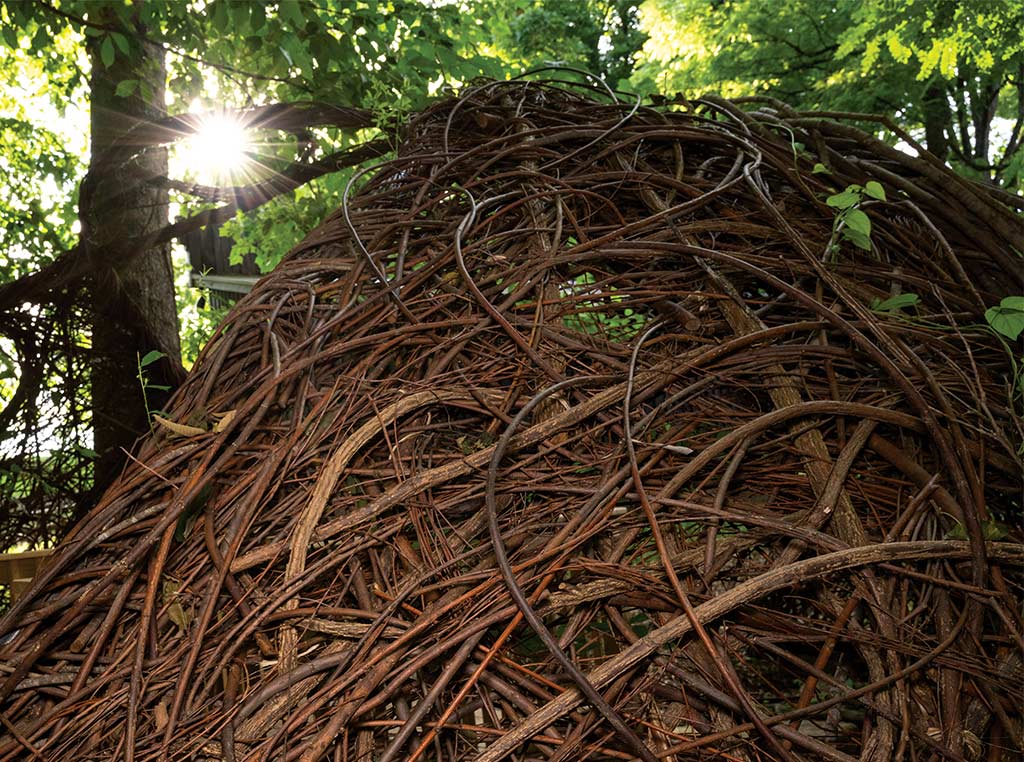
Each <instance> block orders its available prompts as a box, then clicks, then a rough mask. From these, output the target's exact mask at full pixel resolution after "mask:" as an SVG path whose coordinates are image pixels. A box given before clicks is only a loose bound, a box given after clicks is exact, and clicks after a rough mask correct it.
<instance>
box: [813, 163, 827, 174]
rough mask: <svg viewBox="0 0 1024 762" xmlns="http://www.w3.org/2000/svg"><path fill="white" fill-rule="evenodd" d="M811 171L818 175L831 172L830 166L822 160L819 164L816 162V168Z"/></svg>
mask: <svg viewBox="0 0 1024 762" xmlns="http://www.w3.org/2000/svg"><path fill="white" fill-rule="evenodd" d="M811 172H813V173H814V174H816V175H828V174H831V172H829V169H828V167H826V166H825V165H824V164H822V163H821V162H818V163H817V164H815V165H814V169H812V170H811Z"/></svg>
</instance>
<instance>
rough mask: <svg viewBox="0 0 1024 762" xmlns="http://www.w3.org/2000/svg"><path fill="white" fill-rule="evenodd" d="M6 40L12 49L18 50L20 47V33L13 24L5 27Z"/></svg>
mask: <svg viewBox="0 0 1024 762" xmlns="http://www.w3.org/2000/svg"><path fill="white" fill-rule="evenodd" d="M3 34H4V40H5V41H6V42H7V47H9V48H11V49H12V50H17V49H18V47H19V43H18V33H17V32H16V31H15V29H14V27H13V26H5V27H4V29H3Z"/></svg>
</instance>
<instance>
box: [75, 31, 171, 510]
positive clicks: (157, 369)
mask: <svg viewBox="0 0 1024 762" xmlns="http://www.w3.org/2000/svg"><path fill="white" fill-rule="evenodd" d="M104 20H105V21H106V22H107V23H117V17H116V16H115V15H114V14H113V13H106V14H105V19H104ZM126 31H127V30H126ZM89 39H90V44H89V53H90V58H91V61H92V74H91V80H90V86H91V107H90V108H91V130H92V132H91V159H90V162H91V163H90V167H89V173H88V175H87V177H86V181H85V182H84V183H83V185H82V191H81V198H80V215H81V218H82V241H83V244H84V246H85V255H86V256H88V257H90V258H91V259H92V260H93V261H95V262H97V263H98V262H100V261H101V260H106V261H107V262H114V264H113V265H104V266H102V267H100V268H99V269H98V270H97V271H96V273H95V274H94V275H93V276H91V277H90V281H89V288H90V291H91V293H90V302H91V308H92V315H91V318H92V356H91V359H92V362H91V374H92V426H93V437H94V441H93V449H94V450H96V452H97V453H98V454H99V458H98V460H97V462H96V468H95V479H94V488H93V494H94V496H98V495H99V494H100V493H102V491H103V490H105V489H106V487H107V486H108V485H109V484H110V482H111V481H113V479H115V478H116V477H117V476H118V474H119V473H120V471H121V469H122V467H123V466H124V463H125V460H126V456H127V453H128V452H130V451H131V449H132V446H133V444H134V443H135V441H136V440H137V439H138V437H139V436H141V435H142V434H145V433H146V432H147V431H148V430H149V426H150V421H149V413H148V411H150V410H153V409H156V408H159V407H161V405H162V404H163V403H164V402H165V401H166V399H167V397H168V395H169V391H164V390H158V389H154V388H152V387H153V386H169V387H172V388H173V387H175V386H177V385H178V384H179V383H180V382H181V380H182V379H183V377H184V371H183V370H182V368H181V347H180V343H179V338H178V315H177V308H176V305H175V297H174V273H173V268H172V266H171V254H170V246H169V245H168V244H165V245H163V246H160V247H158V248H155V249H153V250H150V251H147V252H144V253H143V254H141V255H140V256H135V257H130V256H118V253H119V252H118V248H119V247H120V248H122V249H123V248H124V247H123V242H125V241H128V240H130V239H131V238H133V237H137V236H139V235H141V234H144V233H146V232H149V231H152V230H156V229H159V228H161V227H163V226H164V225H166V224H167V222H168V197H167V191H166V189H162V188H161V187H159V185H156V184H152V183H149V182H148V180H149V179H151V178H154V177H157V176H166V174H167V151H166V149H165V148H147V147H145V146H140V145H132V140H131V131H132V129H133V128H134V127H136V126H137V125H138V124H140V123H141V122H145V121H152V120H154V119H159V118H161V117H163V116H166V109H165V107H164V88H165V80H166V68H165V64H164V52H163V50H162V49H160V48H158V47H156V46H151V45H148V44H143V43H141V42H140V39H141V37H136V36H135V35H134V34H126V35H125V39H127V40H129V41H130V42H129V46H130V47H129V51H128V52H127V53H125V52H124V51H123V50H122V49H121V48H120V47H118V46H115V58H114V61H113V63H111V65H110V66H109V67H108V66H106V65H105V64H104V62H103V56H102V53H101V50H102V47H103V45H104V40H107V39H109V38H107V37H91V38H89ZM111 44H113V43H108V44H107V55H108V59H109V52H110V45H111ZM125 80H136V81H137V82H138V85H137V86H136V87H135V90H134V92H133V93H132V94H131V95H129V96H128V97H122V96H119V95H117V93H116V89H117V86H118V84H119V83H120V82H123V81H125ZM123 253H124V254H127V252H123ZM111 254H114V255H115V256H113V257H111V256H110V255H111ZM119 262H120V263H119ZM154 349H155V350H158V351H160V352H162V353H164V354H165V355H166V358H165V359H163V360H161V361H159V362H157V363H153V364H151V365H149V366H147V367H146V368H145V369H144V373H145V375H146V381H147V384H148V385H149V388H146V389H144V388H143V385H142V383H140V380H139V378H138V358H139V357H140V356H145V354H146V353H147V352H150V351H151V350H154Z"/></svg>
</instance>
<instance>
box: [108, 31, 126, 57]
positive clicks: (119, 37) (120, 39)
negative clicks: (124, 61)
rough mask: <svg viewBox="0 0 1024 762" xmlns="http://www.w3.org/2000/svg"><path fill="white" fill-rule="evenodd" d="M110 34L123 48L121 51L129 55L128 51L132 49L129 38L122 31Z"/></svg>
mask: <svg viewBox="0 0 1024 762" xmlns="http://www.w3.org/2000/svg"><path fill="white" fill-rule="evenodd" d="M110 36H111V37H113V38H114V43H115V44H116V45H117V47H118V48H119V49H120V50H121V52H122V53H124V54H125V55H128V52H129V50H130V47H129V45H128V38H127V37H125V36H124V35H123V34H121V33H120V32H114V33H112V34H111V35H110Z"/></svg>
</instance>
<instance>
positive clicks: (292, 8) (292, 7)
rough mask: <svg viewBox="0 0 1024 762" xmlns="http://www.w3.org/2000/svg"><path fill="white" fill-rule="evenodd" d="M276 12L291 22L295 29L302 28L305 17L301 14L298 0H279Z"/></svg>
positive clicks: (304, 23) (304, 24)
mask: <svg viewBox="0 0 1024 762" xmlns="http://www.w3.org/2000/svg"><path fill="white" fill-rule="evenodd" d="M278 13H279V14H280V16H281V18H282V19H285V20H286V21H289V22H291V24H292V26H293V27H294V28H295V29H303V28H304V27H305V26H306V19H305V17H304V16H303V15H302V7H301V6H300V5H299V0H281V3H280V4H279V5H278Z"/></svg>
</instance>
